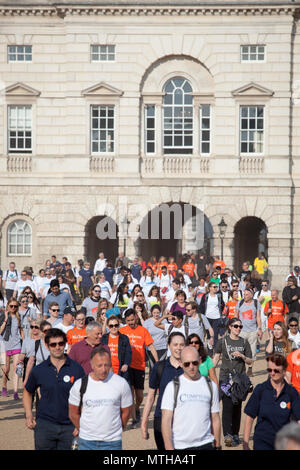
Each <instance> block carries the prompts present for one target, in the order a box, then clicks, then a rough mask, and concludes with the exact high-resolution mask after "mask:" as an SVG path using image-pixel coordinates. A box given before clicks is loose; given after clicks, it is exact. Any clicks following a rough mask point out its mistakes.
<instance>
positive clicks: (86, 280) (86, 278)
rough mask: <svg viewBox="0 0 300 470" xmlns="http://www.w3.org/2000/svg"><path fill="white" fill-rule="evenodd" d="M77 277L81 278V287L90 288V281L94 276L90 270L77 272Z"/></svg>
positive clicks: (91, 283)
mask: <svg viewBox="0 0 300 470" xmlns="http://www.w3.org/2000/svg"><path fill="white" fill-rule="evenodd" d="M79 276H81V277H82V281H81V285H82V286H84V287H91V286H92V285H93V281H92V279H91V277H92V276H94V272H93V271H92V270H91V269H81V270H80V271H79Z"/></svg>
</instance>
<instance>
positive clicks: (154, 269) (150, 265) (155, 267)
mask: <svg viewBox="0 0 300 470" xmlns="http://www.w3.org/2000/svg"><path fill="white" fill-rule="evenodd" d="M148 266H149V267H150V268H152V271H153V272H154V274H156V271H157V268H158V264H157V263H156V264H151V263H148Z"/></svg>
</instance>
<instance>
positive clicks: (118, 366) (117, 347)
mask: <svg viewBox="0 0 300 470" xmlns="http://www.w3.org/2000/svg"><path fill="white" fill-rule="evenodd" d="M106 324H107V327H108V329H109V333H106V334H105V335H103V336H102V338H101V343H102V344H106V345H107V346H108V347H109V349H110V355H111V365H112V369H113V371H114V373H115V374H117V375H120V376H121V377H124V379H126V380H127V381H128V382H129V373H128V367H129V365H130V363H131V358H132V353H131V346H130V343H129V339H128V337H127V336H126V335H123V334H122V333H120V332H119V328H120V320H119V318H118V317H117V316H116V315H111V316H110V317H109V318H108V319H107V321H106Z"/></svg>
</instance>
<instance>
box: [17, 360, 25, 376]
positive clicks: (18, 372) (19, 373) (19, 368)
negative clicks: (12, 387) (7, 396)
mask: <svg viewBox="0 0 300 470" xmlns="http://www.w3.org/2000/svg"><path fill="white" fill-rule="evenodd" d="M23 369H24V366H23V363H22V362H19V364H17V367H16V374H17V375H18V376H19V377H22V375H23Z"/></svg>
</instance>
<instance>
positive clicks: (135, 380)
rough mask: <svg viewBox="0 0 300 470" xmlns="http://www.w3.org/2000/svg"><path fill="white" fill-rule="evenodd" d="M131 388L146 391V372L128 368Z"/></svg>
mask: <svg viewBox="0 0 300 470" xmlns="http://www.w3.org/2000/svg"><path fill="white" fill-rule="evenodd" d="M128 372H129V377H130V383H131V386H132V387H133V388H135V389H137V390H144V383H145V371H144V370H139V369H133V368H132V367H129V368H128Z"/></svg>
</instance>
